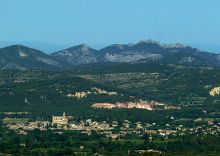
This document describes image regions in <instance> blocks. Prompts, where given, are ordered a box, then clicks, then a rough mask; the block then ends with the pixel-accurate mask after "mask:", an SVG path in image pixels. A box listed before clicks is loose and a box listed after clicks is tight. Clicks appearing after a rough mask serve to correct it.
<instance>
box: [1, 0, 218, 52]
mask: <svg viewBox="0 0 220 156" xmlns="http://www.w3.org/2000/svg"><path fill="white" fill-rule="evenodd" d="M219 6H220V0H0V41H8V42H11V41H26V42H34V41H38V42H46V43H56V44H61V45H71V44H72V45H76V44H80V43H86V44H89V45H106V44H114V43H133V42H138V41H140V40H147V39H152V40H156V41H160V42H162V43H188V44H194V45H201V44H202V45H203V46H205V45H207V46H212V45H213V46H217V47H218V45H220V17H219V16H220V9H219ZM219 52H220V46H219Z"/></svg>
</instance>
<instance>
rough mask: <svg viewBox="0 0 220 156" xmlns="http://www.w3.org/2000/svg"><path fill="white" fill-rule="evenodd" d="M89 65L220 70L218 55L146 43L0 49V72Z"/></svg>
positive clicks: (181, 46)
mask: <svg viewBox="0 0 220 156" xmlns="http://www.w3.org/2000/svg"><path fill="white" fill-rule="evenodd" d="M91 63H102V64H103V63H157V64H179V65H188V66H215V67H220V54H214V53H208V52H205V51H201V50H199V49H196V48H192V47H190V46H185V45H182V44H173V45H163V44H160V43H159V42H155V41H151V40H147V41H141V42H138V43H137V44H113V45H110V46H107V47H105V48H103V49H100V50H96V49H93V48H91V47H89V46H87V45H85V44H81V45H77V46H73V47H70V48H67V49H64V50H61V51H58V52H54V53H51V54H50V55H48V54H45V53H43V52H41V51H39V50H36V49H32V48H29V47H26V46H22V45H13V46H9V47H5V48H2V49H0V69H20V70H25V69H44V70H53V69H54V70H57V69H61V70H65V69H72V68H73V67H74V66H76V65H82V64H91Z"/></svg>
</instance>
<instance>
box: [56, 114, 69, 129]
mask: <svg viewBox="0 0 220 156" xmlns="http://www.w3.org/2000/svg"><path fill="white" fill-rule="evenodd" d="M54 124H56V125H67V124H68V117H67V116H66V114H65V113H63V116H53V118H52V126H53V125H54Z"/></svg>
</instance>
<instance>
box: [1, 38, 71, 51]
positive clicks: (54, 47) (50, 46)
mask: <svg viewBox="0 0 220 156" xmlns="http://www.w3.org/2000/svg"><path fill="white" fill-rule="evenodd" d="M16 44H20V45H24V46H27V47H32V48H34V49H38V50H40V51H43V52H45V53H47V54H49V53H51V52H54V51H58V50H62V49H64V48H66V47H68V46H69V44H57V43H47V42H40V41H10V42H9V41H8V42H7V41H0V48H3V47H7V46H10V45H16Z"/></svg>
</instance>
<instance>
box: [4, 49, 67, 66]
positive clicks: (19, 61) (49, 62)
mask: <svg viewBox="0 0 220 156" xmlns="http://www.w3.org/2000/svg"><path fill="white" fill-rule="evenodd" d="M64 67H65V65H64V64H63V63H61V62H60V61H57V60H56V59H54V58H52V57H51V56H48V55H47V54H45V53H43V52H41V51H39V50H36V49H32V48H29V47H26V46H22V45H12V46H9V47H6V48H2V49H0V69H2V70H3V69H10V70H17V69H19V70H25V69H45V70H48V69H49V70H53V69H62V68H64Z"/></svg>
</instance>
